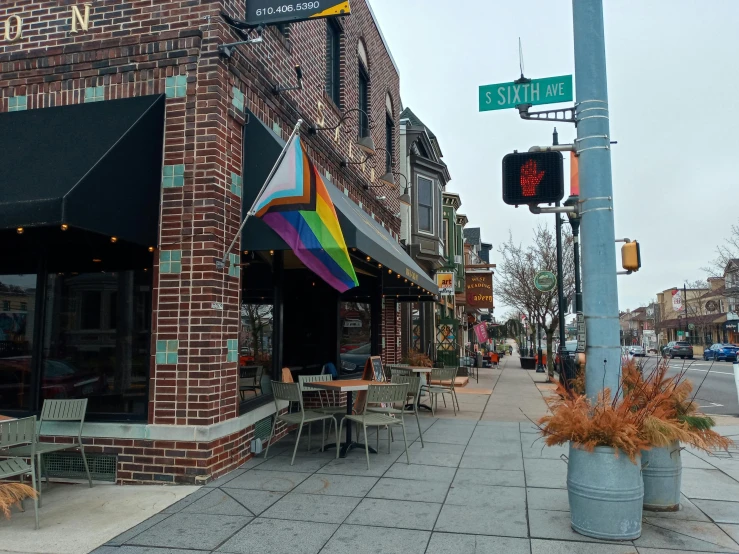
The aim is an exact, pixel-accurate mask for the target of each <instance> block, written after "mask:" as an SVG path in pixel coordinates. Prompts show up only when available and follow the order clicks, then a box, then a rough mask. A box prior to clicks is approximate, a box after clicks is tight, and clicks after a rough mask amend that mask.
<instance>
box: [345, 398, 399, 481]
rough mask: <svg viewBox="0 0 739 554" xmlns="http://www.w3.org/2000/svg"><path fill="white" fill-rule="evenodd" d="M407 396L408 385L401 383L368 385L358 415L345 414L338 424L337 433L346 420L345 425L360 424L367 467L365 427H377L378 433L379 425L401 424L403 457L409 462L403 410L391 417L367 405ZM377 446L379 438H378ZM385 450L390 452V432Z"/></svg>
mask: <svg viewBox="0 0 739 554" xmlns="http://www.w3.org/2000/svg"><path fill="white" fill-rule="evenodd" d="M407 398H408V385H407V384H406V383H403V384H389V385H370V386H369V387H368V388H367V401H366V402H365V405H364V410H363V411H362V413H361V414H359V415H347V416H346V417H345V418H344V419H342V420H341V424H340V425H339V435H341V431H342V430H343V428H344V422H345V421H347V420H349V421H347V425H351V422H352V421H356V422H357V425H359V424H360V423H361V424H362V429H363V430H364V453H365V454H366V456H367V469H368V470H369V469H370V459H369V446H368V445H367V443H368V442H369V441H368V440H367V427H377V432H378V433H379V431H380V429H379V428H380V427H388V428H390V426H392V425H401V426H402V427H403V442H404V443H405V458H406V461H407V463H408V464H410V463H411V458H410V456H409V455H408V438H407V436H406V433H405V420H404V419H403V414H404V410H399V412H398V414H396V415H399V416H400V417H393V416H391V415H389V414H388V413H387V411H385V413H377V412H373V411H371V410H370V409H369V408H368V407H369V406H370V405H372V404H391V405H392V404H395V403H399V402H405V401H406V399H407ZM377 444H378V447H379V444H380V443H379V438H378V443H377ZM387 452H388V454H390V433H388V434H387ZM336 457H337V458H338V457H339V451H338V450H337V451H336Z"/></svg>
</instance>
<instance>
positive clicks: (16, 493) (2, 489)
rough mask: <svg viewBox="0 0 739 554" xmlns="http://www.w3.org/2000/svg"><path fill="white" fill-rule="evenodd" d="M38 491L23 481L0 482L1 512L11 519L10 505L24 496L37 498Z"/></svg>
mask: <svg viewBox="0 0 739 554" xmlns="http://www.w3.org/2000/svg"><path fill="white" fill-rule="evenodd" d="M36 496H38V493H36V491H35V490H34V489H33V488H32V487H29V486H28V485H24V484H22V483H0V512H2V513H3V515H4V516H5V517H6V518H8V519H10V507H11V506H13V505H14V504H17V503H18V502H20V501H21V500H23V499H24V498H36Z"/></svg>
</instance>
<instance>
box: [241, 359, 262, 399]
mask: <svg viewBox="0 0 739 554" xmlns="http://www.w3.org/2000/svg"><path fill="white" fill-rule="evenodd" d="M262 373H263V369H262V366H260V365H246V366H242V367H240V368H239V394H240V395H241V399H242V400H244V399H245V396H246V394H245V393H246V392H248V391H251V392H253V393H254V395H255V396H256V395H257V393H259V394H261V393H262V387H261V380H262Z"/></svg>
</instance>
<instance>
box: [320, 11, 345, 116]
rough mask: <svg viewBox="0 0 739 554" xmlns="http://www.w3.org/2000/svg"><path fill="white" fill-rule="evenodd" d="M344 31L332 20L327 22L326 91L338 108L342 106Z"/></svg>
mask: <svg viewBox="0 0 739 554" xmlns="http://www.w3.org/2000/svg"><path fill="white" fill-rule="evenodd" d="M341 35H342V30H341V28H340V27H339V25H338V24H337V23H336V22H335V21H332V20H330V19H327V20H326V74H325V76H324V81H325V82H324V85H325V86H324V91H325V92H326V95H327V96H328V97H329V98H330V99H331V100H332V101H333V103H334V104H335V105H336V106H337V107H340V106H341V84H342V83H341V53H342V44H341Z"/></svg>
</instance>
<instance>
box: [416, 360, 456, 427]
mask: <svg viewBox="0 0 739 554" xmlns="http://www.w3.org/2000/svg"><path fill="white" fill-rule="evenodd" d="M456 378H457V368H456V367H439V368H434V369H433V370H432V371H431V378H430V379H429V382H428V384H427V385H423V386H422V387H421V389H422V390H423V391H425V392H426V393H427V394H428V395H429V397H430V399H431V415H436V408H437V407H438V406H439V395H441V399H442V400H443V401H444V406H446V399H445V398H444V395H445V394H448V395H450V396H451V397H452V408H453V409H454V415H455V416H456V415H457V409H459V400H457V393H456V391H455V390H454V384H455V379H456Z"/></svg>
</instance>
